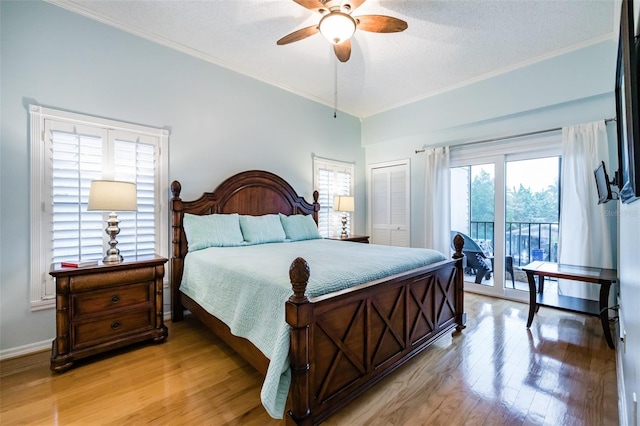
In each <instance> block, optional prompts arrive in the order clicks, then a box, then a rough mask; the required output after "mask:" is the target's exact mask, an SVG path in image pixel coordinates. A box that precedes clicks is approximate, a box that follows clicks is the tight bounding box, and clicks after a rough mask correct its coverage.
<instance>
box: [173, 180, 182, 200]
mask: <svg viewBox="0 0 640 426" xmlns="http://www.w3.org/2000/svg"><path fill="white" fill-rule="evenodd" d="M180 191H182V185H180V182H178V181H177V180H174V181H173V182H171V193H172V194H173V198H174V199H178V198H180Z"/></svg>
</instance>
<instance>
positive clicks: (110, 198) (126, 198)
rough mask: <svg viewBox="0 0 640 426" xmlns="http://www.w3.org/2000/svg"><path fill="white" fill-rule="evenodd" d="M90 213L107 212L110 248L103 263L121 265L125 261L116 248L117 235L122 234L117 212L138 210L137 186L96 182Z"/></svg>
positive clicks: (106, 181)
mask: <svg viewBox="0 0 640 426" xmlns="http://www.w3.org/2000/svg"><path fill="white" fill-rule="evenodd" d="M87 210H89V211H96V210H98V211H107V212H110V213H109V219H107V227H106V228H105V232H106V233H107V235H109V248H108V249H107V251H106V255H105V257H104V259H102V261H103V262H104V263H119V262H122V261H123V257H122V256H120V250H119V249H118V248H116V245H117V244H118V241H116V235H118V234H119V233H120V228H119V227H118V224H119V223H120V221H119V220H118V215H117V214H116V211H120V212H124V211H136V210H138V196H137V194H136V184H135V183H132V182H120V181H115V180H94V181H92V182H91V189H90V190H89V205H88V206H87Z"/></svg>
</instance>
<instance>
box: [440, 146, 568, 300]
mask: <svg viewBox="0 0 640 426" xmlns="http://www.w3.org/2000/svg"><path fill="white" fill-rule="evenodd" d="M556 152H557V151H553V150H552V153H546V152H540V151H538V152H535V151H534V152H531V151H530V152H526V153H518V152H516V153H513V154H511V153H508V154H502V155H493V156H486V157H481V158H467V159H463V160H460V161H455V162H452V167H451V230H452V232H453V233H461V234H463V236H464V237H465V246H464V253H465V255H466V259H467V265H466V268H465V288H466V289H467V290H470V291H474V292H478V293H483V294H488V295H494V296H500V297H509V298H514V299H520V300H526V298H527V297H528V294H527V293H526V292H528V291H529V287H528V284H527V277H526V274H525V273H524V272H523V271H522V269H521V267H522V266H524V265H526V264H528V263H529V262H531V261H533V260H548V261H557V258H558V257H557V256H558V226H559V225H558V219H559V216H560V215H559V208H560V202H559V200H560V188H559V181H560V167H561V159H560V156H559V155H557V154H556ZM545 154H546V155H545ZM469 157H471V156H469ZM461 163H462V164H461Z"/></svg>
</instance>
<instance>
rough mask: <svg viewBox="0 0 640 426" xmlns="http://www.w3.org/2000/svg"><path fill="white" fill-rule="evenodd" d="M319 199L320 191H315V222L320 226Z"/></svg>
mask: <svg viewBox="0 0 640 426" xmlns="http://www.w3.org/2000/svg"><path fill="white" fill-rule="evenodd" d="M319 198H320V193H319V192H318V191H313V220H315V221H316V225H317V224H318V212H319V211H320V202H319V201H318V199H319Z"/></svg>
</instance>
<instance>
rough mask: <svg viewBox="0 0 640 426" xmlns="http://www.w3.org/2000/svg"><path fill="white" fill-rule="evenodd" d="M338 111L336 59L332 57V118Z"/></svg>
mask: <svg viewBox="0 0 640 426" xmlns="http://www.w3.org/2000/svg"><path fill="white" fill-rule="evenodd" d="M337 113H338V60H337V59H336V58H335V57H334V58H333V118H336V116H337Z"/></svg>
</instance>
